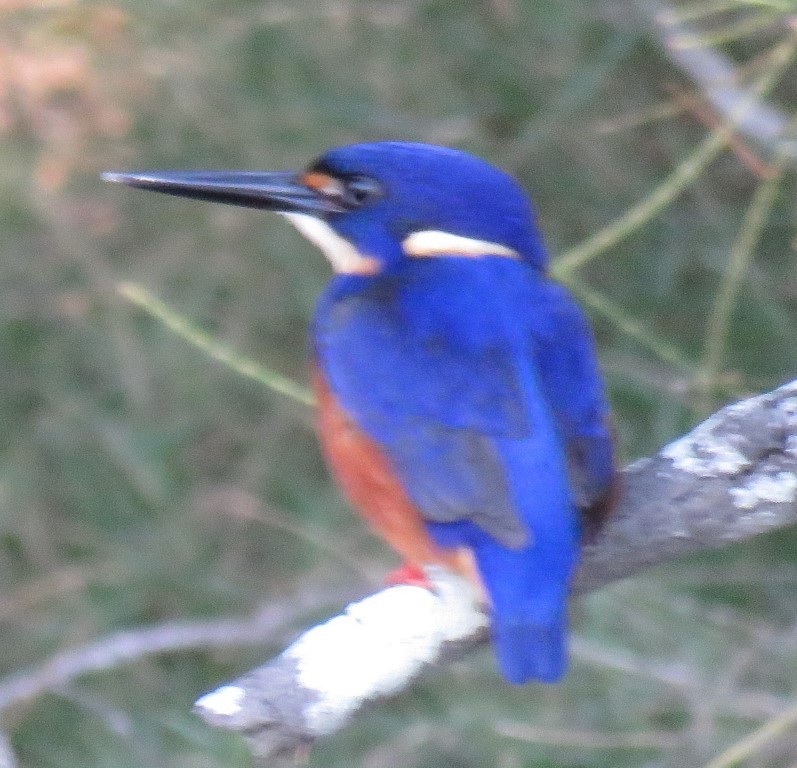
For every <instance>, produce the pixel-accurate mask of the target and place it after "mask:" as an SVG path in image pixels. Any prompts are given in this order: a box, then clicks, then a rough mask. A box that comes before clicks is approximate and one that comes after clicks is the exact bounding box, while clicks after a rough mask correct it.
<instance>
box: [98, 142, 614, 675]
mask: <svg viewBox="0 0 797 768" xmlns="http://www.w3.org/2000/svg"><path fill="white" fill-rule="evenodd" d="M104 178H106V179H107V180H109V181H116V182H122V183H125V184H128V185H130V186H133V187H140V188H144V189H150V190H155V191H158V192H165V193H168V194H173V195H180V196H183V197H189V198H198V199H201V200H210V201H215V202H221V203H229V204H233V205H240V206H248V207H252V208H261V209H264V210H267V211H275V212H277V213H279V214H282V215H283V216H284V217H285V218H287V219H288V220H289V221H290V222H291V223H292V224H294V225H295V226H296V228H297V229H298V230H299V231H300V232H301V233H302V234H303V235H304V236H305V237H307V238H308V239H309V240H310V241H311V242H313V243H314V244H315V245H317V246H318V247H319V248H320V249H321V251H322V252H323V253H324V254H325V255H326V257H327V258H328V260H329V262H330V264H331V265H332V268H333V270H334V273H335V274H334V277H333V278H332V279H331V281H330V282H329V284H328V286H327V288H326V290H325V291H324V293H323V294H322V296H321V298H320V300H319V302H318V306H317V310H316V313H315V318H314V321H313V325H312V339H313V354H314V376H313V379H314V386H315V390H316V394H317V399H318V405H319V434H320V440H321V444H322V447H323V450H324V453H325V455H326V458H327V461H328V464H329V465H330V467H331V469H332V471H333V473H334V474H335V475H336V476H337V479H338V481H339V483H340V485H341V487H342V489H343V491H344V493H345V495H346V496H348V498H349V499H350V501H351V502H352V503H353V505H354V506H355V507H356V508H357V509H358V510H359V511H360V512H361V514H362V515H363V516H364V517H365V518H366V520H367V521H368V522H369V523H370V525H371V526H372V527H373V528H374V529H375V530H376V531H377V532H378V533H380V534H381V535H382V536H383V537H384V538H385V539H386V541H387V542H388V543H389V544H390V545H391V546H392V547H393V548H394V549H395V550H396V552H397V553H398V554H399V555H400V556H401V557H402V558H403V560H404V562H405V563H406V564H407V566H408V567H407V569H406V570H405V571H404V573H406V574H410V573H423V569H424V568H426V567H429V566H431V565H442V566H444V567H447V568H450V569H453V570H456V571H459V572H461V573H465V574H467V575H468V577H469V578H472V579H474V580H476V581H477V582H478V585H479V588H480V589H481V590H482V594H483V595H484V596H485V600H486V602H487V603H488V608H489V610H490V612H491V617H492V618H491V622H492V636H493V644H494V647H495V651H496V655H497V658H498V663H499V666H500V669H501V671H502V673H503V675H504V677H505V678H506V679H507V680H509V681H510V682H512V683H524V682H527V681H530V680H539V681H544V682H554V681H556V680H558V679H559V678H561V676H562V675H563V674H564V672H565V669H566V666H567V624H568V607H567V603H568V595H569V591H570V582H571V578H572V576H573V573H574V570H575V567H576V565H577V563H578V559H579V552H580V549H581V543H582V541H583V537H584V535H585V532H587V531H590V530H594V529H596V528H597V526H599V524H600V523H601V522H602V520H603V519H604V518H605V516H606V515H607V513H608V510H609V508H610V506H611V502H612V499H613V497H614V495H615V477H616V472H615V460H614V448H613V436H612V429H611V425H610V409H609V405H608V402H607V398H606V393H605V387H604V384H603V380H602V377H601V374H600V370H599V366H598V362H597V358H596V352H595V344H594V340H593V337H592V334H591V331H590V328H589V325H588V322H587V320H586V317H585V315H584V313H583V312H582V310H581V309H580V308H579V306H578V305H577V304H576V302H575V301H574V299H573V298H572V296H571V295H570V293H569V292H568V291H567V290H566V289H565V288H564V287H563V286H561V285H559V284H557V283H555V282H553V281H552V280H551V279H550V278H549V277H548V276H547V267H548V255H547V252H546V248H545V245H544V243H543V240H542V237H541V234H540V232H539V229H538V226H537V220H536V214H535V212H534V209H533V207H532V204H531V201H530V199H529V198H528V197H527V196H526V194H525V193H524V191H523V189H522V188H521V187H520V185H519V184H518V183H517V182H516V181H515V180H514V179H513V178H512V177H511V176H510V175H508V174H506V173H504V172H503V171H501V170H499V169H498V168H496V167H494V166H492V165H490V164H489V163H487V162H485V161H483V160H481V159H479V158H476V157H474V156H472V155H470V154H468V153H466V152H463V151H460V150H456V149H450V148H444V147H439V146H434V145H429V144H419V143H404V142H376V143H365V144H353V145H349V146H344V147H339V148H335V149H332V150H330V151H328V152H327V153H326V154H324V155H323V156H322V157H321V158H320V159H318V160H316V161H315V162H313V163H312V164H311V165H310V166H309V167H308V168H307V169H306V170H303V171H298V172H288V171H276V172H255V171H152V172H143V173H108V174H104Z"/></svg>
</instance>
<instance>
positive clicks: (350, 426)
mask: <svg viewBox="0 0 797 768" xmlns="http://www.w3.org/2000/svg"><path fill="white" fill-rule="evenodd" d="M313 380H314V385H315V390H316V394H317V397H318V405H319V433H320V437H321V445H322V448H323V450H324V454H325V456H326V459H327V462H328V464H329V466H330V467H331V469H332V471H333V473H334V474H335V475H336V477H337V479H338V482H339V483H340V485H341V488H342V489H343V492H344V493H345V494H346V496H348V498H349V500H350V501H351V502H352V504H354V506H355V507H356V508H357V510H358V511H359V512H360V514H361V515H362V516H363V517H364V518H365V519H366V520H367V521H368V523H369V525H370V526H371V527H372V528H373V529H374V530H375V531H376V532H377V533H378V534H379V535H380V536H382V537H383V538H384V539H385V540H386V541H387V543H388V544H390V546H391V547H393V549H394V550H396V552H398V554H399V555H401V556H402V557H403V558H404V559H405V560H406V561H407V562H409V563H412V564H415V565H420V566H423V565H428V564H430V563H441V564H447V565H451V564H452V559H453V558H455V555H454V553H450V552H445V551H443V550H441V549H440V548H439V547H437V546H436V545H435V543H434V542H433V541H432V540H431V538H430V536H429V534H428V532H427V531H426V527H425V526H424V524H423V519H422V517H421V513H420V511H419V510H418V508H417V507H416V506H415V505H414V504H413V502H412V500H411V499H410V498H409V496H408V495H407V492H406V491H405V490H404V486H403V485H402V483H401V481H400V480H399V479H398V477H396V474H395V472H394V471H393V469H392V467H391V465H390V461H389V460H388V458H387V456H386V455H385V453H384V451H383V450H382V449H381V448H380V447H379V445H378V444H377V443H376V442H375V441H374V440H372V439H371V438H370V437H369V436H368V435H366V434H365V433H364V432H363V431H362V430H361V429H360V428H359V427H358V426H357V424H355V422H354V420H353V419H352V418H351V417H350V416H349V415H348V414H347V413H346V412H345V411H344V410H343V408H342V406H341V405H340V403H339V402H338V400H337V398H336V397H335V395H334V393H333V392H332V391H331V389H330V388H329V385H328V384H327V382H326V380H325V378H324V376H323V374H322V373H321V371H319V370H318V369H316V371H315V375H314V377H313Z"/></svg>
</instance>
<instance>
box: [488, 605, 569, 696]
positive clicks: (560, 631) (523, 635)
mask: <svg viewBox="0 0 797 768" xmlns="http://www.w3.org/2000/svg"><path fill="white" fill-rule="evenodd" d="M493 643H494V645H495V655H496V657H497V658H498V664H499V666H500V667H501V672H502V673H503V675H504V677H505V678H506V679H507V680H508V681H509V682H510V683H516V684H521V683H527V682H529V680H540V681H542V682H543V683H555V682H556V681H557V680H559V679H560V678H561V677H562V675H564V673H565V670H566V669H567V617H566V616H562V617H561V620H560V621H559V622H557V623H555V624H553V625H549V626H540V625H537V624H534V623H532V622H524V621H523V620H522V619H518V618H511V619H507V618H504V617H502V616H500V615H496V616H495V618H494V620H493Z"/></svg>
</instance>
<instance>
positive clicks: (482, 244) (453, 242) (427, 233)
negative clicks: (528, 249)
mask: <svg viewBox="0 0 797 768" xmlns="http://www.w3.org/2000/svg"><path fill="white" fill-rule="evenodd" d="M401 246H402V248H403V249H404V253H406V254H407V256H415V257H417V258H426V257H430V256H467V257H470V258H479V257H480V256H506V257H507V258H510V259H519V258H520V254H519V253H518V252H517V251H515V250H514V249H512V248H508V247H507V246H505V245H501V244H500V243H491V242H490V241H488V240H476V239H475V238H472V237H462V236H461V235H453V234H451V232H443V231H441V230H438V229H423V230H421V231H420V232H413V233H412V234H411V235H408V236H407V237H405V238H404V241H403V242H402V243H401Z"/></svg>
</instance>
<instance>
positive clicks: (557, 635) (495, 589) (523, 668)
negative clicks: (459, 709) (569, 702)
mask: <svg viewBox="0 0 797 768" xmlns="http://www.w3.org/2000/svg"><path fill="white" fill-rule="evenodd" d="M557 544H558V546H557ZM474 552H475V554H476V559H477V561H478V565H479V571H480V573H481V576H482V579H484V582H485V586H486V587H487V591H488V593H489V594H490V598H491V600H492V604H493V606H492V607H493V644H494V646H495V654H496V656H497V658H498V664H499V666H500V667H501V671H502V672H503V675H504V677H506V679H507V680H508V681H509V682H510V683H526V682H528V681H529V680H540V681H542V682H545V683H553V682H556V681H557V680H559V679H560V678H561V677H562V675H564V673H565V670H566V669H567V629H568V622H567V598H568V592H569V589H568V583H569V578H570V572H571V569H572V564H573V563H574V560H575V556H576V553H575V552H573V551H572V549H570V548H569V547H568V545H567V543H565V544H564V545H563V544H562V542H557V543H556V544H554V546H552V547H551V546H545V544H543V542H540V541H538V542H536V543H535V544H533V545H532V546H530V547H527V548H524V549H521V550H510V549H507V548H506V547H502V546H501V545H500V544H497V543H495V542H489V543H488V542H485V541H482V542H480V546H476V547H474Z"/></svg>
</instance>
